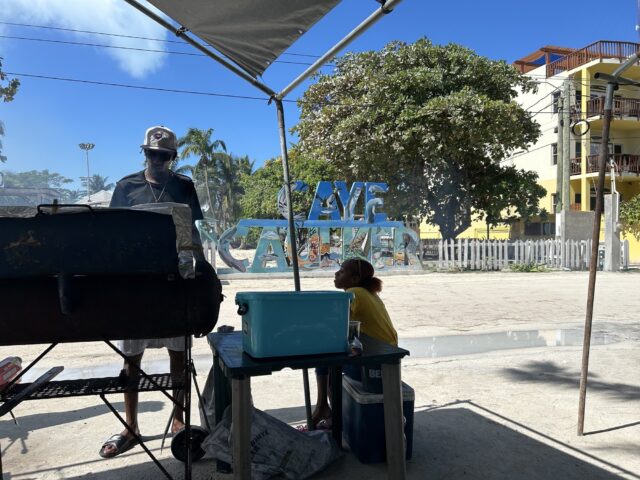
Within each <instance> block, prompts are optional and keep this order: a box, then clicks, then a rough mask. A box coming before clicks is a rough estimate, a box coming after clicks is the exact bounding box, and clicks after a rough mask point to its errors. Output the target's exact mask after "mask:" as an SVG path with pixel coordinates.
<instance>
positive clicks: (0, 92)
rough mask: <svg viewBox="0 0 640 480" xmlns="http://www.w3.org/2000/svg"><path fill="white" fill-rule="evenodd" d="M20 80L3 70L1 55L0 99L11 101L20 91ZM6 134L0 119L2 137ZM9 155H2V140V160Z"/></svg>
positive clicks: (0, 143) (0, 157) (0, 144)
mask: <svg viewBox="0 0 640 480" xmlns="http://www.w3.org/2000/svg"><path fill="white" fill-rule="evenodd" d="M19 86H20V80H17V79H15V78H13V79H9V77H8V76H7V74H6V73H4V72H3V71H2V57H0V100H2V101H3V102H11V101H13V98H14V97H15V95H16V93H17V92H18V87H19ZM3 136H4V123H2V121H0V137H3ZM6 161H7V157H6V156H4V155H2V142H1V141H0V162H6Z"/></svg>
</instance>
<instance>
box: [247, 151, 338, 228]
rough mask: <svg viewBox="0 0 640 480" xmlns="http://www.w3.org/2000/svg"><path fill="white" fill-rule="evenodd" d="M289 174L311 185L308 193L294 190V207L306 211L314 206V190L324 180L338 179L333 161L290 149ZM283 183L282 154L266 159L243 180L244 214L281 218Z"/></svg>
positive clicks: (295, 209) (294, 179)
mask: <svg viewBox="0 0 640 480" xmlns="http://www.w3.org/2000/svg"><path fill="white" fill-rule="evenodd" d="M289 177H290V179H291V180H292V181H296V180H300V181H303V182H305V183H307V184H308V185H309V191H308V192H306V193H302V192H295V193H293V210H294V212H296V213H300V212H304V213H305V214H306V213H307V212H308V211H309V209H310V208H311V203H312V202H313V192H314V191H315V187H316V185H317V183H318V182H319V181H321V180H337V179H338V178H339V177H338V173H337V170H336V168H335V166H333V165H332V164H330V163H329V162H327V161H325V160H319V159H317V158H315V157H313V156H309V155H301V154H300V153H299V152H298V151H297V150H295V149H292V150H291V151H290V152H289ZM283 185H284V180H283V170H282V162H281V160H280V157H276V158H272V159H270V160H267V161H266V162H265V163H264V165H263V166H262V167H260V168H258V169H257V170H256V171H255V172H253V174H251V175H248V176H245V177H244V178H243V181H242V186H243V188H244V196H243V197H242V200H241V206H242V217H243V218H280V217H281V216H280V212H278V202H277V198H278V192H279V191H280V189H281V188H282V186H283Z"/></svg>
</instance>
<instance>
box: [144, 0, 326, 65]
mask: <svg viewBox="0 0 640 480" xmlns="http://www.w3.org/2000/svg"><path fill="white" fill-rule="evenodd" d="M149 3H151V4H153V5H154V6H156V7H157V8H158V9H160V10H162V11H163V12H164V13H165V14H167V15H168V16H169V17H171V18H173V19H174V20H175V21H176V22H178V23H180V25H182V26H183V27H185V28H186V29H187V30H188V31H190V32H192V33H193V34H195V35H197V36H198V37H200V38H201V39H202V40H204V41H205V42H206V43H208V44H209V45H210V46H212V47H214V48H215V49H216V50H217V51H219V52H220V53H222V54H223V55H224V56H226V57H227V58H229V59H231V60H232V61H233V62H235V63H236V64H237V65H239V66H240V67H241V68H243V69H244V70H245V71H246V72H247V73H249V74H250V75H251V76H253V77H257V76H259V75H262V73H263V72H264V71H265V70H266V69H267V68H268V67H269V65H271V64H272V63H273V61H274V60H275V59H276V58H278V57H279V56H280V54H281V53H282V52H284V51H285V50H286V49H287V48H289V46H291V44H292V43H294V42H295V41H296V40H297V39H298V38H299V37H300V36H301V35H302V34H304V33H305V32H306V31H307V30H309V28H311V27H312V26H313V25H314V24H315V23H316V22H317V21H318V20H320V19H321V18H322V17H323V16H324V15H325V14H327V13H328V12H329V11H330V10H331V9H332V8H333V7H335V6H336V4H338V3H339V0H296V1H295V2H291V1H287V0H270V1H268V2H265V1H263V0H242V1H239V0H222V1H220V0H217V1H215V2H212V1H211V0H182V1H180V2H175V1H172V0H149Z"/></svg>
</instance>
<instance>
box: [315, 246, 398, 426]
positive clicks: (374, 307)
mask: <svg viewBox="0 0 640 480" xmlns="http://www.w3.org/2000/svg"><path fill="white" fill-rule="evenodd" d="M373 275H374V269H373V265H371V264H370V263H369V262H367V261H366V260H361V259H357V258H353V259H349V260H347V261H345V262H344V263H343V264H342V266H341V267H340V270H338V271H337V272H336V274H335V278H334V280H333V283H334V285H335V286H336V288H341V289H343V290H345V291H346V292H351V293H352V294H353V300H352V301H351V307H350V312H349V320H352V321H353V320H355V321H359V322H360V332H361V333H364V334H366V335H368V336H370V337H373V338H376V339H378V340H381V341H383V342H387V343H390V344H392V345H394V346H397V345H398V334H397V333H396V330H395V328H393V324H392V323H391V319H390V318H389V314H388V313H387V309H386V308H385V306H384V303H382V300H380V297H379V296H378V293H379V292H380V291H381V290H382V281H381V280H380V279H379V278H377V277H374V276H373ZM354 373H355V372H354ZM345 374H346V375H349V376H350V377H354V378H355V379H356V380H359V379H360V377H359V369H358V373H357V374H353V373H352V372H351V371H349V369H345ZM316 381H317V384H318V399H317V402H316V408H315V410H314V412H313V415H312V420H313V424H314V425H315V426H316V427H320V428H330V421H331V408H330V407H329V401H328V398H327V397H328V393H329V371H328V369H326V368H318V369H316Z"/></svg>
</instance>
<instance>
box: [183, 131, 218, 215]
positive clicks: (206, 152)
mask: <svg viewBox="0 0 640 480" xmlns="http://www.w3.org/2000/svg"><path fill="white" fill-rule="evenodd" d="M212 135H213V128H209V129H207V130H200V129H199V128H190V129H189V130H188V131H187V134H186V135H185V136H184V137H182V138H180V139H179V140H178V148H181V149H182V151H181V152H180V159H181V160H184V159H186V158H188V157H190V156H192V155H193V156H196V157H198V163H196V165H195V166H191V165H185V166H183V167H180V169H182V170H183V171H190V172H191V173H192V174H193V176H194V180H195V176H196V174H197V173H202V174H203V176H204V186H205V191H206V194H207V201H208V202H209V208H210V209H211V210H212V211H213V209H214V208H215V207H216V206H217V205H216V204H214V203H213V200H212V198H211V190H210V188H209V173H210V169H212V167H215V158H214V154H215V153H217V152H219V151H224V152H226V151H227V146H226V145H225V144H224V142H223V141H222V140H211V136H212ZM180 169H177V170H180Z"/></svg>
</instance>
